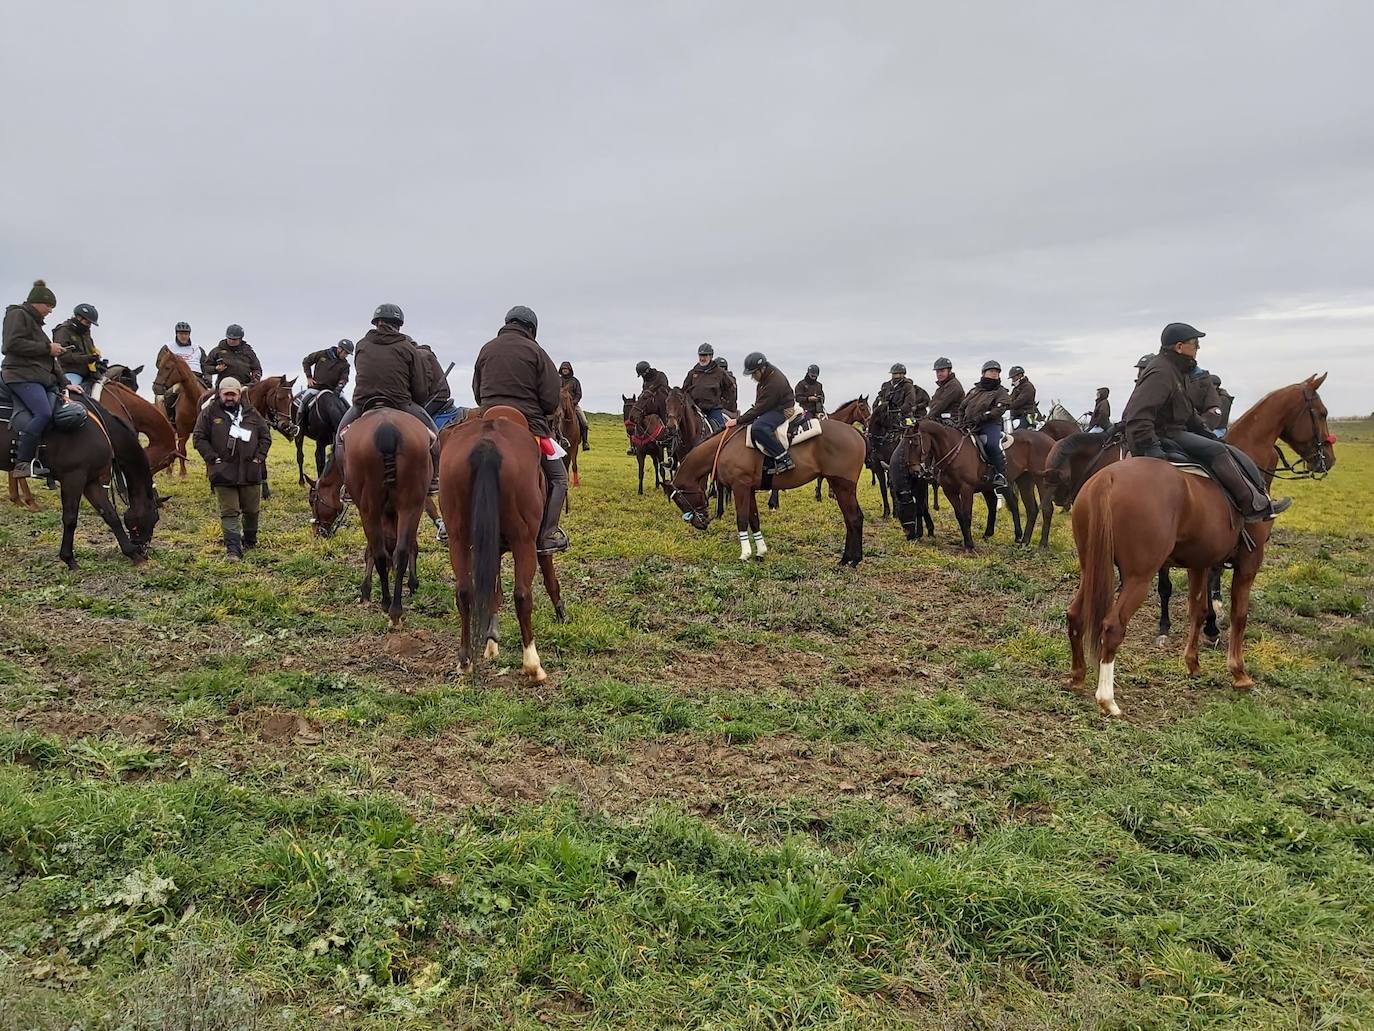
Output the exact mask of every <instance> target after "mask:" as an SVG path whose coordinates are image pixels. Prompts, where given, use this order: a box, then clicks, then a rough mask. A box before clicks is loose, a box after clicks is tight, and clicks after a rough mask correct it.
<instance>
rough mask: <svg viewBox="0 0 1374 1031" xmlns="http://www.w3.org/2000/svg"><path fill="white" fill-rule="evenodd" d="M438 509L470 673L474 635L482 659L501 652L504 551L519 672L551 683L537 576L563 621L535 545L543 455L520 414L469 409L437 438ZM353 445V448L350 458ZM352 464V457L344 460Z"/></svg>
mask: <svg viewBox="0 0 1374 1031" xmlns="http://www.w3.org/2000/svg"><path fill="white" fill-rule="evenodd" d="M439 448H440V450H439V505H440V508H441V509H442V511H443V513H444V523H445V524H446V525H447V526H448V554H449V561H450V563H451V564H452V566H453V580H454V588H455V593H456V595H457V602H458V615H459V619H460V621H461V623H462V635H461V641H460V644H459V652H458V661H459V665H460V667H461V669H462V671H463V672H464V673H471V672H472V671H473V669H474V660H473V649H472V633H473V627H474V625H475V626H476V629H477V633H478V634H480V635H483V636H484V637H485V639H486V646H485V648H484V649H483V657H484V658H487V659H493V658H495V657H496V656H497V655H498V654H499V653H500V647H499V645H498V643H497V641H498V638H499V628H500V622H499V612H500V609H501V554H502V552H504V551H509V552H510V553H511V555H512V557H513V558H514V559H515V586H514V598H515V616H516V619H517V620H518V621H519V623H520V646H521V649H522V658H521V667H522V668H523V670H524V672H525V675H526V676H527V677H529V678H530V680H531V681H532V682H533V683H536V684H542V683H543V682H544V681H545V680H547V679H548V673H546V672H545V670H544V666H543V663H541V662H540V660H539V650H538V649H537V648H536V647H535V644H534V571H535V568H536V567H538V568H539V569H540V570H541V572H542V573H543V576H544V587H545V589H546V590H547V591H548V592H549V598H550V599H551V600H552V601H553V609H554V613H555V614H556V615H557V617H558V621H559V622H560V623H561V622H562V621H563V620H564V619H566V618H567V613H566V611H565V610H564V608H563V597H562V593H561V591H560V589H559V584H558V573H557V572H556V571H555V570H554V566H553V556H552V555H539V554H538V553H537V551H536V542H537V541H538V539H539V527H540V524H541V523H542V522H543V517H544V473H543V470H542V468H541V466H542V461H543V456H542V455H541V454H540V452H539V445H538V443H537V442H536V441H535V438H534V435H533V434H532V433H530V429H529V424H528V423H527V422H526V421H525V417H524V416H523V415H521V414H520V413H519V412H517V411H516V410H515V409H514V408H507V407H505V406H503V405H496V406H493V407H491V408H488V409H485V410H483V411H477V410H474V411H473V412H471V413H470V414H469V415H468V417H467V418H466V419H464V420H463V421H462V422H459V423H454V424H452V425H450V426H447V427H445V429H444V431H443V432H442V433H441V434H440V435H439ZM351 453H352V445H350V454H351ZM349 460H350V461H352V459H351V458H350V459H349Z"/></svg>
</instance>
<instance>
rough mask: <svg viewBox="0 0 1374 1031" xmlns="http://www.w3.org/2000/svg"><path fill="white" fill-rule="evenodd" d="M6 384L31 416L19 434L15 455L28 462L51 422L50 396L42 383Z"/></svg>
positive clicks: (36, 451) (35, 452)
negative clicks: (16, 453)
mask: <svg viewBox="0 0 1374 1031" xmlns="http://www.w3.org/2000/svg"><path fill="white" fill-rule="evenodd" d="M8 386H9V388H10V393H12V394H13V395H14V396H15V397H16V398H18V399H19V401H20V402H21V403H22V404H23V406H24V407H25V408H27V409H28V410H29V414H30V415H32V416H33V421H32V422H30V423H29V425H28V426H27V428H25V430H24V432H23V433H21V434H20V435H19V453H18V455H17V456H16V457H17V458H18V460H19V461H21V462H29V461H32V460H33V456H34V455H36V454H37V453H38V444H39V441H41V440H42V439H43V432H44V431H45V430H46V429H47V428H48V423H50V422H52V398H50V397H49V396H48V388H47V387H45V386H44V385H43V384H42V383H33V382H26V383H10V384H8Z"/></svg>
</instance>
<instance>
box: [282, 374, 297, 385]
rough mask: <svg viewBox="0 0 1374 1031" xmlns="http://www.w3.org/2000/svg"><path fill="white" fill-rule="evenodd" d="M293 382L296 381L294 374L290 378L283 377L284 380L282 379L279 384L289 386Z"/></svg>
mask: <svg viewBox="0 0 1374 1031" xmlns="http://www.w3.org/2000/svg"><path fill="white" fill-rule="evenodd" d="M295 382H296V377H295V376H292V377H291V378H290V379H284V380H282V383H281V385H282V386H284V387H290V386H292V385H294V384H295Z"/></svg>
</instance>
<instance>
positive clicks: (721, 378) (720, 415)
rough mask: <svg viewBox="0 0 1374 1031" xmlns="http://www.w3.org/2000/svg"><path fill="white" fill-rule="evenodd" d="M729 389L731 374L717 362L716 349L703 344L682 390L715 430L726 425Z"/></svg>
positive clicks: (698, 350)
mask: <svg viewBox="0 0 1374 1031" xmlns="http://www.w3.org/2000/svg"><path fill="white" fill-rule="evenodd" d="M729 387H730V374H729V373H728V372H726V371H725V369H723V368H722V367H721V364H720V362H718V361H716V349H715V348H714V347H712V346H711V345H710V344H702V345H701V346H700V347H698V348H697V363H696V364H695V365H693V366H692V369H691V371H690V372H688V373H687V378H686V379H684V380H683V381H682V389H683V391H684V392H685V393H686V394H687V396H688V397H689V398H691V399H692V403H693V404H695V405H696V406H697V407H698V408H700V409H701V411H702V414H703V415H705V416H706V419H707V421H708V422H710V424H711V428H712V429H713V430H718V429H720V428H721V427H722V426H724V425H725V393H726V391H727V390H728V389H729Z"/></svg>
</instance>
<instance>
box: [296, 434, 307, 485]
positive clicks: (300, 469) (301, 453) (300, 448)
mask: <svg viewBox="0 0 1374 1031" xmlns="http://www.w3.org/2000/svg"><path fill="white" fill-rule="evenodd" d="M296 476H297V477H298V481H297V482H299V483H300V485H301V486H302V487H304V486H305V433H304V431H302V432H300V433H297V434H296Z"/></svg>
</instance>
